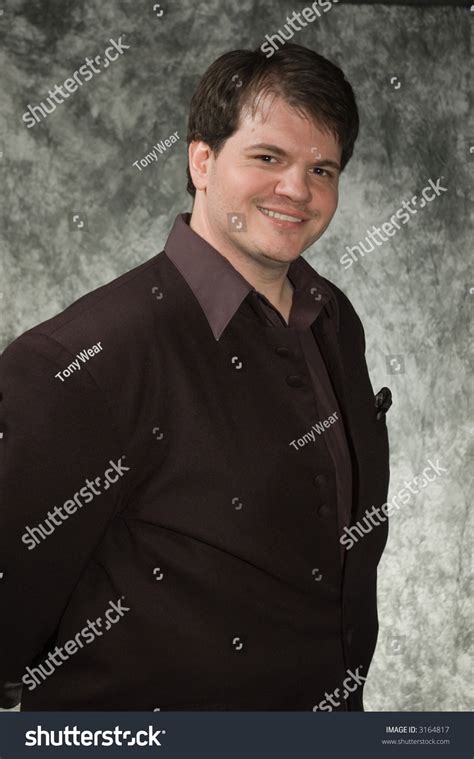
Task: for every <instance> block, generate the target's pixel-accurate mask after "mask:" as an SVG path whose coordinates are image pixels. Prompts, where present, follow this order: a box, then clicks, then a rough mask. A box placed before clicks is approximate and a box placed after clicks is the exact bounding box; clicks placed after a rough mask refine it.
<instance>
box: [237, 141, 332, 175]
mask: <svg viewBox="0 0 474 759" xmlns="http://www.w3.org/2000/svg"><path fill="white" fill-rule="evenodd" d="M245 150H270V151H271V152H272V153H276V155H280V156H282V157H286V156H287V155H288V154H287V152H286V150H283V148H279V147H278V145H271V144H270V143H268V142H257V143H256V144H255V145H247V146H246V147H245ZM314 164H317V165H318V166H332V167H333V168H334V169H337V170H338V171H340V170H341V167H340V166H339V164H338V163H337V161H332V160H331V159H330V158H327V159H326V158H323V159H322V160H315V161H314Z"/></svg>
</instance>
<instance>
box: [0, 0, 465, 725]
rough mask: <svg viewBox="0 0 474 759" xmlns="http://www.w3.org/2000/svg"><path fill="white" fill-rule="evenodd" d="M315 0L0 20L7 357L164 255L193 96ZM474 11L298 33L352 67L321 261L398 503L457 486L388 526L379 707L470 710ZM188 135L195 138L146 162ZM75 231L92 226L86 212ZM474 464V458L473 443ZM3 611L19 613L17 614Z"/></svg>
mask: <svg viewBox="0 0 474 759" xmlns="http://www.w3.org/2000/svg"><path fill="white" fill-rule="evenodd" d="M310 4H311V3H310V1H309V0H308V2H306V3H305V2H304V0H303V2H301V1H298V2H294V3H288V2H283V1H281V2H273V1H272V2H270V0H243V2H241V3H238V4H236V3H233V2H230V0H219V1H218V2H217V0H210V1H209V2H206V3H199V4H196V3H194V2H191V0H183V1H182V2H180V3H177V2H171V0H163V1H162V2H161V4H160V5H158V4H157V3H153V2H151V1H150V2H143V1H140V2H132V0H130V2H125V1H123V0H117V1H112V0H88V1H87V2H78V1H76V0H57V2H53V1H52V0H49V1H47V0H43V1H42V2H34V1H33V2H32V1H31V0H28V1H26V0H10V2H8V4H7V3H4V4H3V6H2V8H3V13H1V14H0V38H1V39H0V41H1V46H0V78H1V101H0V110H1V113H0V151H2V153H1V157H0V171H1V180H2V181H1V190H0V193H1V198H0V215H1V221H2V223H1V228H0V234H1V257H2V272H1V282H2V287H1V290H2V293H3V296H2V299H1V300H0V303H1V304H2V312H3V320H2V331H3V333H2V337H1V340H2V349H3V348H4V347H5V346H6V345H7V344H8V343H9V342H11V341H12V340H13V339H14V338H15V337H16V336H17V335H19V334H21V333H22V332H24V331H25V330H26V329H28V328H29V327H32V326H33V325H35V324H37V323H39V322H41V321H43V320H45V319H47V318H49V317H51V316H53V315H54V314H56V313H58V312H59V311H61V310H62V309H64V308H65V307H66V306H68V305H69V304H70V303H72V302H73V301H74V300H76V299H77V298H78V297H79V296H81V295H83V294H84V293H86V292H88V291H90V290H92V289H95V288H97V287H98V286H100V285H102V284H105V283H106V282H109V281H110V280H112V279H114V278H115V277H117V276H118V275H119V274H121V273H123V272H125V271H127V270H129V269H131V268H132V267H134V266H136V265H138V264H139V263H141V262H143V261H145V260H147V259H148V258H150V257H151V256H153V255H155V254H156V253H158V252H159V251H160V250H162V247H163V244H164V241H165V239H166V237H167V235H168V233H169V230H170V227H171V224H172V222H173V220H174V218H175V216H176V214H178V213H181V212H184V211H187V210H190V196H189V195H187V193H186V191H185V183H186V180H185V168H186V162H187V152H186V123H187V113H188V106H189V101H190V98H191V94H192V91H193V88H194V86H195V85H196V83H197V81H198V79H199V77H200V75H201V74H202V73H203V72H204V70H205V69H206V67H207V66H208V65H209V64H210V63H211V62H212V61H213V60H214V59H215V58H217V57H218V56H219V55H221V54H222V53H224V52H226V51H228V50H232V49H235V48H255V47H256V46H257V45H261V44H262V43H263V42H264V39H265V35H266V34H273V33H275V32H277V31H278V29H279V28H281V27H283V25H284V24H285V21H286V16H287V15H291V13H292V11H293V10H299V11H301V10H302V9H303V8H304V7H308V6H309V5H310ZM471 19H474V11H472V12H470V10H469V6H468V7H456V3H454V2H453V3H451V4H448V5H447V6H445V7H435V6H432V7H430V6H425V7H415V6H410V5H408V6H407V5H405V6H400V5H396V4H391V3H386V4H384V5H360V4H350V5H349V4H345V3H344V2H342V0H341V2H340V3H339V4H338V5H334V6H333V7H332V8H331V10H330V11H329V12H328V13H325V14H323V15H322V16H321V18H320V19H316V20H315V21H314V23H312V24H308V26H307V28H305V29H304V30H302V31H300V32H295V34H294V37H293V39H292V41H293V42H297V43H300V44H304V45H307V46H308V47H312V48H314V49H315V50H317V51H318V52H320V53H322V54H323V55H325V56H327V57H329V58H330V59H332V60H333V61H334V62H335V63H337V64H338V65H339V66H341V67H342V68H343V70H344V71H345V73H346V75H347V77H348V78H349V80H350V82H351V83H352V85H353V87H354V90H355V92H356V96H357V99H358V104H359V108H360V114H361V133H360V137H359V140H358V142H357V143H356V148H355V153H354V157H353V158H352V160H351V161H350V162H349V164H348V166H347V169H346V170H345V171H344V173H343V175H342V177H341V191H340V201H339V209H338V211H337V213H336V216H335V218H334V220H333V222H332V224H331V226H330V228H329V229H328V231H327V232H326V234H325V235H324V237H323V238H322V239H321V240H320V241H318V242H317V243H316V244H315V245H314V246H313V247H312V248H311V249H309V250H307V251H306V252H305V254H304V255H305V257H306V258H307V259H308V260H309V261H310V263H311V264H312V265H313V266H314V268H316V269H317V270H318V271H319V272H320V273H321V274H323V275H324V276H326V277H328V278H329V279H330V280H332V281H333V282H334V283H336V284H337V285H338V286H339V287H340V288H342V289H343V290H344V291H345V292H346V294H347V295H348V296H349V298H350V299H351V301H352V303H353V304H354V307H355V308H356V310H357V311H358V313H359V314H360V316H361V318H362V321H363V323H364V326H365V331H366V340H367V361H368V365H369V370H370V374H371V378H372V384H373V386H374V390H375V391H378V390H379V389H380V387H382V386H383V385H387V386H388V387H390V388H391V389H392V393H393V399H394V402H393V406H392V408H391V410H390V412H389V414H388V417H387V421H388V427H389V436H390V449H391V480H390V494H389V495H390V497H392V496H393V495H394V494H396V493H397V492H398V490H400V488H401V487H402V486H403V484H404V480H405V479H407V480H411V479H412V478H413V476H415V475H417V474H419V473H420V472H421V470H422V469H423V467H424V466H426V464H427V460H428V458H430V459H431V460H432V461H433V462H436V460H437V459H439V463H440V464H441V465H442V466H444V467H445V468H446V469H447V470H448V473H446V474H442V475H440V476H439V477H438V478H437V479H436V481H434V482H433V483H432V484H430V485H429V486H428V487H426V489H425V490H423V491H421V492H420V493H419V494H418V495H414V496H413V498H412V499H411V501H410V502H409V503H408V504H407V505H404V506H402V507H401V508H400V510H399V511H397V512H395V513H394V515H393V517H392V519H391V527H390V536H389V541H388V545H387V548H386V551H385V554H384V557H383V559H382V562H381V564H380V570H379V619H380V634H379V642H378V646H377V650H376V654H375V658H374V661H373V664H372V668H371V671H370V676H369V680H368V683H367V685H366V690H365V707H366V709H367V710H375V711H382V710H406V711H416V710H420V711H422V710H452V711H457V710H468V709H470V708H472V690H471V687H472V686H471V683H472V670H471V666H472V658H471V654H470V651H469V622H470V621H471V619H472V606H471V607H470V604H469V601H470V599H469V592H468V587H469V586H468V580H469V572H470V565H471V553H470V545H471V542H472V525H471V526H470V520H469V506H470V500H469V492H470V493H471V494H472V489H471V490H470V491H469V486H470V485H472V471H473V467H472V445H471V446H470V443H471V441H472V437H473V433H474V426H473V425H474V422H473V421H472V419H470V418H469V408H468V401H469V390H470V389H471V388H472V385H471V387H470V380H469V377H470V376H471V377H472V368H471V371H469V367H468V355H469V348H470V346H472V341H471V337H472V333H471V330H470V313H471V309H472V308H473V307H474V276H473V274H472V271H471V272H470V271H469V270H468V263H469V258H472V254H471V251H472V248H471V247H470V245H469V240H468V221H469V219H468V197H467V195H468V181H469V178H470V172H471V171H472V168H473V165H474V148H473V149H472V152H471V150H470V148H471V146H473V145H474V140H473V138H474V125H473V123H472V121H471V122H469V112H468V93H469V57H470V54H471V50H470V24H471V23H472V21H471ZM120 36H122V41H123V42H125V43H126V44H128V45H129V46H130V48H129V49H128V50H126V51H125V52H124V53H123V54H122V55H120V56H119V58H118V60H117V61H115V62H114V63H111V64H110V66H109V67H108V68H107V70H105V69H104V70H102V71H101V73H98V74H96V75H95V76H94V77H93V78H92V79H91V80H90V81H89V82H87V83H85V84H84V85H83V86H82V87H80V88H79V89H78V91H77V92H75V93H74V94H71V95H70V97H69V98H68V99H67V100H66V101H65V102H64V103H63V104H60V105H58V106H57V107H56V110H55V111H54V112H53V113H51V114H50V115H49V116H47V118H46V119H44V120H42V121H41V122H40V123H37V124H35V126H33V127H31V128H27V126H26V124H25V122H24V121H23V119H22V115H23V113H25V111H26V109H27V106H28V105H31V106H33V105H36V104H38V103H40V102H41V101H42V100H44V98H45V97H46V95H47V92H48V90H49V89H50V88H51V87H54V85H55V84H61V83H62V82H64V80H65V79H66V78H67V77H70V76H72V73H73V72H74V71H75V70H76V69H77V68H78V67H79V66H80V65H81V64H82V63H83V62H84V59H85V57H86V56H90V57H94V56H95V55H97V54H101V53H103V51H104V49H105V47H106V46H107V45H108V44H109V43H108V41H109V39H110V38H113V39H114V40H116V41H118V40H119V37H120ZM175 131H177V132H178V135H179V137H180V140H179V141H178V142H177V143H176V144H174V145H173V146H172V147H171V148H170V149H169V150H168V151H167V152H166V153H165V154H164V155H163V156H161V157H160V159H159V160H158V161H157V162H156V163H153V164H151V165H149V166H147V167H146V168H143V169H142V171H140V170H139V169H138V168H137V167H136V166H134V165H133V164H134V162H135V161H139V159H140V158H142V157H143V156H144V155H145V154H146V153H147V152H148V150H149V149H151V148H152V146H153V145H154V144H155V143H156V142H158V141H161V140H162V139H164V138H167V137H169V135H171V134H172V133H174V132H175ZM440 177H442V180H441V185H442V186H443V187H445V188H446V191H443V192H441V194H440V195H439V197H436V198H435V199H434V200H433V201H432V202H430V203H427V204H425V207H424V208H419V210H418V213H416V214H413V215H412V216H411V218H410V221H409V222H408V223H406V224H405V225H402V227H401V229H400V230H399V231H398V232H397V233H396V235H394V236H393V237H391V238H390V239H388V240H387V241H386V242H384V243H383V244H381V245H379V246H376V247H375V249H374V250H373V251H372V252H369V253H367V254H366V255H365V256H364V257H363V258H362V259H361V260H357V261H356V262H354V263H353V265H352V266H351V267H350V268H345V267H344V266H343V265H342V264H341V263H340V258H341V256H342V255H343V254H344V252H345V248H346V246H353V245H355V244H357V243H358V242H359V241H361V240H362V241H363V240H364V238H365V235H366V234H367V230H369V229H370V228H371V227H372V225H374V224H375V225H378V226H380V225H381V224H382V223H383V222H385V221H388V220H389V218H390V216H392V215H393V214H394V213H395V212H396V211H397V209H399V208H400V207H401V204H402V202H403V200H410V198H411V197H412V196H413V195H416V194H418V195H419V194H420V192H421V190H422V188H423V187H425V186H426V185H427V184H428V182H429V180H430V179H432V180H433V182H436V180H437V179H439V178H440ZM73 217H75V218H73ZM470 449H471V450H470ZM2 613H3V612H2Z"/></svg>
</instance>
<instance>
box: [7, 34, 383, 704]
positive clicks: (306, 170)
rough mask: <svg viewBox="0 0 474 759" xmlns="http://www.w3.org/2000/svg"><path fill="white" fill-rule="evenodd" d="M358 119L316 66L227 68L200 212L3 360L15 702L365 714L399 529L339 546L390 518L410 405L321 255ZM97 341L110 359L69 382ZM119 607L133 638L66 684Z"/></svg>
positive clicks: (317, 62)
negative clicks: (109, 477)
mask: <svg viewBox="0 0 474 759" xmlns="http://www.w3.org/2000/svg"><path fill="white" fill-rule="evenodd" d="M358 125H359V120H358V113H357V107H356V103H355V99H354V94H353V91H352V88H351V86H350V84H349V83H348V82H347V80H346V79H345V78H344V75H343V73H342V71H341V70H340V69H339V68H338V67H337V66H335V65H334V64H333V63H331V62H330V61H328V60H327V59H326V58H323V57H322V56H320V55H318V54H317V53H315V52H313V51H311V50H309V49H307V48H304V47H300V46H298V45H291V44H287V45H285V47H284V48H283V49H282V50H279V51H277V52H276V53H275V55H273V56H272V57H271V59H268V58H266V57H265V56H264V55H263V54H262V52H261V51H260V50H259V49H257V50H256V51H253V52H252V51H245V50H235V51H232V52H230V53H227V54H225V55H223V56H221V57H220V58H219V59H218V60H216V61H215V62H214V63H213V64H212V65H211V66H210V68H209V69H208V70H207V71H206V73H205V74H204V76H203V78H202V79H201V81H200V83H199V85H198V87H197V89H196V92H195V94H194V96H193V99H192V103H191V112H190V117H189V126H188V140H187V141H188V149H189V164H188V185H187V189H188V192H189V193H190V194H191V195H192V196H193V199H194V203H193V208H192V213H183V214H180V215H178V216H177V217H176V219H175V222H174V225H173V228H172V230H171V232H170V234H169V236H168V239H167V241H166V243H165V247H164V250H162V251H161V252H160V253H158V254H157V255H156V256H154V257H153V258H152V259H151V260H149V261H147V262H145V263H143V264H141V265H140V266H138V267H136V268H135V269H133V270H132V271H130V272H128V273H126V274H124V275H122V276H121V277H119V278H118V279H116V280H115V281H114V282H111V283H109V284H107V285H104V286H102V287H100V288H99V289H97V290H94V291H93V292H91V293H89V294H87V295H86V296H84V297H82V298H80V299H79V300H78V301H76V302H75V303H73V304H72V305H71V306H69V308H67V309H66V310H65V311H64V312H63V313H61V314H58V315H57V316H54V317H53V318H51V319H49V320H48V321H45V322H43V323H42V324H39V325H37V326H36V327H34V328H32V329H30V330H28V332H26V333H24V334H23V335H21V336H20V337H18V338H17V339H16V340H14V341H13V343H11V345H10V346H8V347H7V349H6V350H5V352H4V353H3V355H2V356H1V359H0V389H1V390H2V391H3V401H2V404H1V405H2V415H3V417H2V420H1V421H2V422H3V429H4V430H6V432H5V435H4V440H3V446H4V448H5V450H4V459H3V461H4V466H3V469H2V483H1V484H2V487H3V492H4V493H5V495H6V497H4V500H3V502H2V504H1V511H0V555H1V556H2V570H3V573H4V580H3V582H2V594H3V596H2V599H3V600H2V602H3V603H4V604H5V606H4V608H5V609H8V614H2V626H1V628H0V679H1V680H2V681H3V683H4V701H3V703H4V705H5V706H11V705H13V704H14V703H18V701H19V698H20V695H21V693H20V690H21V685H22V684H23V685H24V686H25V687H23V697H22V709H27V710H48V709H53V710H150V711H151V710H153V709H160V710H188V709H193V710H213V709H216V710H264V711H269V710H302V711H311V710H314V711H317V710H319V709H324V710H328V709H330V710H335V711H350V710H362V709H363V700H362V690H363V687H364V683H365V680H366V679H367V675H368V670H369V666H370V662H371V659H372V656H373V653H374V649H375V644H376V639H377V631H378V622H377V604H376V579H377V565H378V562H379V560H380V557H381V554H382V551H383V548H384V545H385V542H386V538H387V524H386V522H384V523H381V524H379V525H378V526H377V527H374V529H373V530H371V531H368V532H367V534H365V535H364V536H363V539H361V540H359V541H357V542H356V543H355V545H354V544H353V546H352V547H351V549H350V550H346V549H345V547H344V544H343V542H342V541H341V537H342V538H343V537H344V535H345V532H344V531H345V529H346V528H347V527H349V529H350V526H351V525H353V524H355V523H356V522H358V520H360V518H361V516H362V515H363V514H364V513H365V511H366V509H367V508H370V507H371V506H377V507H380V506H381V505H382V504H384V503H385V502H386V496H387V490H388V481H389V466H388V436H387V427H386V422H385V411H386V409H387V408H388V406H389V404H390V399H389V395H390V393H389V391H388V390H387V389H385V390H384V392H383V393H379V394H378V395H377V396H374V391H373V388H372V385H371V382H370V379H369V375H368V372H367V365H366V362H365V357H364V353H365V339H364V330H363V327H362V324H361V321H360V319H359V317H358V316H357V314H356V312H355V311H354V309H353V307H352V305H351V304H350V302H349V300H348V298H347V297H346V296H345V295H344V294H343V293H342V291H341V290H340V289H339V288H338V287H337V286H336V285H334V284H333V283H331V282H329V281H328V280H327V279H326V278H325V277H323V276H322V275H321V274H320V273H319V272H318V271H316V269H314V268H313V267H312V266H311V265H310V264H309V262H308V261H306V260H305V259H304V258H303V257H302V255H301V254H302V253H303V252H304V251H305V250H307V249H308V248H309V247H310V246H311V245H313V244H314V243H316V242H317V241H318V239H319V238H320V237H321V235H322V234H323V233H324V231H325V230H326V229H327V227H328V225H329V224H330V222H331V219H332V217H333V215H334V213H335V211H336V208H337V202H338V184H339V179H340V175H341V172H342V171H343V169H344V168H345V166H346V164H347V162H348V161H349V159H350V157H351V155H352V151H353V147H354V142H355V140H356V137H357V133H358ZM315 252H316V255H317V248H316V251H315ZM85 345H86V346H87V345H100V346H101V350H100V352H99V353H98V355H97V356H95V357H94V360H91V361H87V362H84V364H83V365H82V367H81V370H80V371H73V372H71V373H70V375H68V377H67V381H64V382H58V380H57V376H58V373H60V372H61V371H62V372H63V373H64V367H68V366H70V365H71V361H72V360H73V359H74V356H77V355H78V352H79V351H81V349H83V347H84V346H85ZM116 457H117V458H120V459H122V458H123V459H125V464H126V470H127V472H126V475H125V476H124V477H123V479H122V480H120V482H117V483H116V484H115V485H114V487H110V489H109V488H108V485H107V483H105V484H104V487H103V489H102V490H101V494H100V497H98V498H96V499H94V501H93V503H92V504H89V505H86V506H84V507H83V508H82V509H80V510H78V511H77V512H76V513H75V514H74V515H73V516H71V517H70V518H69V519H68V520H67V521H66V522H64V524H62V526H61V530H56V531H54V532H53V533H52V534H51V535H50V536H49V537H47V538H46V539H45V540H44V541H43V542H42V543H41V545H38V546H37V547H36V549H35V550H34V551H30V552H28V551H26V550H25V546H24V545H23V544H22V541H21V536H22V534H23V533H24V530H25V525H31V524H38V523H41V522H42V520H43V519H44V515H45V513H47V511H48V508H52V507H53V506H54V504H57V503H62V502H64V499H65V498H68V497H69V495H68V494H70V493H71V492H74V491H75V490H77V488H78V487H79V486H80V484H81V483H82V482H83V481H84V478H86V477H90V476H91V474H92V473H94V472H101V471H103V469H102V467H105V466H107V462H110V460H111V459H112V460H115V458H116ZM71 488H72V489H71ZM116 598H124V599H126V603H127V614H126V616H125V617H124V618H123V620H121V622H120V625H116V626H114V627H113V628H111V629H110V630H107V631H104V634H103V635H102V636H101V637H97V638H95V639H94V640H93V641H92V642H91V643H90V645H89V644H88V645H85V646H81V648H80V649H78V650H75V651H74V654H73V655H71V656H69V658H68V659H67V660H65V661H64V662H62V661H61V662H60V664H59V666H58V668H57V670H56V671H55V672H54V675H53V676H51V677H48V674H50V673H48V672H44V669H43V668H42V667H43V664H42V663H43V662H44V661H45V660H46V659H47V658H48V656H49V654H50V653H51V652H52V651H55V650H57V648H59V649H60V650H62V647H64V646H67V645H68V643H70V641H71V640H72V639H74V640H75V639H76V636H77V634H78V633H79V632H80V631H81V629H84V626H85V625H86V624H87V623H88V621H89V620H90V619H94V618H97V617H98V615H99V614H100V610H101V609H103V608H105V607H106V606H107V603H109V602H110V600H111V599H116ZM25 672H27V675H25ZM354 672H355V673H357V678H356V680H355V681H354V687H352V689H351V690H349V688H346V687H345V682H346V681H350V682H352V679H353V673H354ZM347 675H349V676H350V677H349V679H348V678H347ZM15 683H16V684H17V686H16V689H15ZM323 705H324V706H323Z"/></svg>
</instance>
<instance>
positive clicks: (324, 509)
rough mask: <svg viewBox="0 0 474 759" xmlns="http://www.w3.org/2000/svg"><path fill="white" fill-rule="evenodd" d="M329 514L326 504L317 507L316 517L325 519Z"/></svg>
mask: <svg viewBox="0 0 474 759" xmlns="http://www.w3.org/2000/svg"><path fill="white" fill-rule="evenodd" d="M328 514H329V506H328V505H327V503H322V504H321V506H319V507H318V517H327V515H328Z"/></svg>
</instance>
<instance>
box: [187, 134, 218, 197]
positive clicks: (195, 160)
mask: <svg viewBox="0 0 474 759" xmlns="http://www.w3.org/2000/svg"><path fill="white" fill-rule="evenodd" d="M211 155H212V150H211V149H210V147H209V145H207V144H206V143H205V142H203V141H202V140H193V141H192V142H191V143H190V144H189V148H188V160H189V172H190V174H191V179H192V180H193V184H194V186H195V188H196V190H205V189H206V187H207V183H208V178H209V170H210V160H211Z"/></svg>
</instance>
